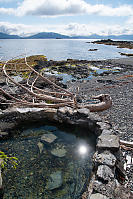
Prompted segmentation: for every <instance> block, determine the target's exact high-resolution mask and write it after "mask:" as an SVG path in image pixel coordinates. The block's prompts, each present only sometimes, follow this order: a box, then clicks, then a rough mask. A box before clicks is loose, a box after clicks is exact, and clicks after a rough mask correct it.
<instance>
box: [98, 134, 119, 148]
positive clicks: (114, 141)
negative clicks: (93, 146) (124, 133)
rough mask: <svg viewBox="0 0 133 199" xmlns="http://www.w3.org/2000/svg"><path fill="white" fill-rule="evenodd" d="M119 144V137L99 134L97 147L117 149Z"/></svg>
mask: <svg viewBox="0 0 133 199" xmlns="http://www.w3.org/2000/svg"><path fill="white" fill-rule="evenodd" d="M119 146H120V144H119V137H118V136H116V135H106V134H101V136H99V137H98V142H97V148H99V149H110V150H118V149H119Z"/></svg>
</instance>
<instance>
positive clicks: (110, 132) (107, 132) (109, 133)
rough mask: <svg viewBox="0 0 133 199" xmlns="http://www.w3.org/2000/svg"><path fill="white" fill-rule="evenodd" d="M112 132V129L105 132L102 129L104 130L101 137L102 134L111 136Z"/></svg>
mask: <svg viewBox="0 0 133 199" xmlns="http://www.w3.org/2000/svg"><path fill="white" fill-rule="evenodd" d="M112 132H113V130H112V129H110V130H106V129H104V130H103V131H102V135H103V134H105V135H111V134H112Z"/></svg>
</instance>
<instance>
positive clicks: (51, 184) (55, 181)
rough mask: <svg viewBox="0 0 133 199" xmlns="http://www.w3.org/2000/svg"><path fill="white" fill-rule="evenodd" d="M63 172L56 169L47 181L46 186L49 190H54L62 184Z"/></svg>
mask: <svg viewBox="0 0 133 199" xmlns="http://www.w3.org/2000/svg"><path fill="white" fill-rule="evenodd" d="M62 182H63V180H62V172H61V171H56V172H53V173H52V174H51V175H50V177H49V179H48V182H47V185H46V188H47V189H48V190H54V189H57V188H59V187H61V186H62Z"/></svg>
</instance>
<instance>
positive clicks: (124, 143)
mask: <svg viewBox="0 0 133 199" xmlns="http://www.w3.org/2000/svg"><path fill="white" fill-rule="evenodd" d="M120 145H121V146H122V147H123V146H124V147H127V148H128V147H129V148H130V149H131V148H132V150H133V142H128V141H124V140H120Z"/></svg>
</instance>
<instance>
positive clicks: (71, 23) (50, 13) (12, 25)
mask: <svg viewBox="0 0 133 199" xmlns="http://www.w3.org/2000/svg"><path fill="white" fill-rule="evenodd" d="M0 32H3V33H7V34H17V35H20V36H27V35H31V34H36V33H39V32H56V33H60V34H64V35H69V36H74V35H82V36H88V35H91V34H99V35H121V34H133V0H18V1H17V0H0Z"/></svg>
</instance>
